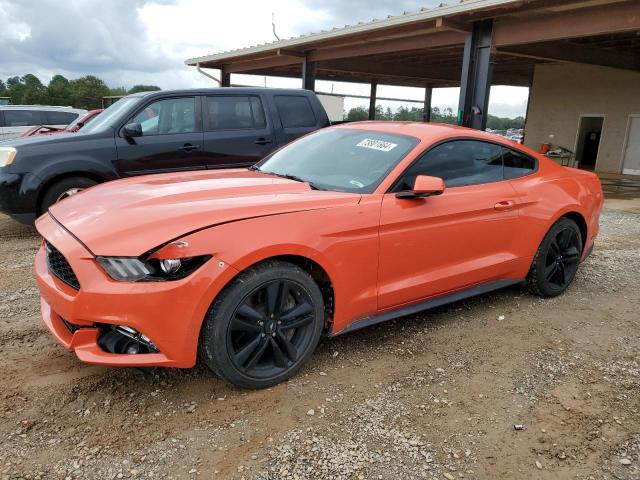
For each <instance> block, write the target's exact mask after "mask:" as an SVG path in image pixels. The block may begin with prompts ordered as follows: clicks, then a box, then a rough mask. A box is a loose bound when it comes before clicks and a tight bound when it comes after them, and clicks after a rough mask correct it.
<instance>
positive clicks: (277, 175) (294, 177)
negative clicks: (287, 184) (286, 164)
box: [260, 170, 324, 190]
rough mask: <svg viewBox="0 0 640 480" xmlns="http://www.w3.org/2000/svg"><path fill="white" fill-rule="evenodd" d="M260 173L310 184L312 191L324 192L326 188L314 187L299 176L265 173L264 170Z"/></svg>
mask: <svg viewBox="0 0 640 480" xmlns="http://www.w3.org/2000/svg"><path fill="white" fill-rule="evenodd" d="M260 171H261V172H262V173H266V174H267V175H275V176H276V177H281V178H286V179H288V180H294V181H296V182H302V183H308V184H309V186H310V187H311V189H312V190H324V188H320V187H318V186H317V185H314V184H313V182H310V181H309V180H305V179H304V178H300V177H298V176H297V175H291V174H290V173H275V172H265V171H264V170H260Z"/></svg>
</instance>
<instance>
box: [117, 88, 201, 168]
mask: <svg viewBox="0 0 640 480" xmlns="http://www.w3.org/2000/svg"><path fill="white" fill-rule="evenodd" d="M200 112H201V109H200V102H199V101H198V98H197V97H195V96H179V97H167V98H161V99H155V100H153V101H151V102H150V103H148V104H147V105H145V106H144V107H142V108H141V109H139V110H138V111H137V113H135V114H134V115H133V116H132V118H131V119H130V120H129V121H128V122H127V123H139V124H140V125H141V127H142V136H140V137H135V138H125V137H124V136H123V135H122V132H118V133H116V149H117V160H116V162H115V163H116V170H117V171H118V173H119V174H120V175H122V176H130V175H141V174H146V173H160V172H172V171H179V170H198V169H204V168H206V167H205V163H204V160H203V155H202V143H203V133H202V116H201V113H200Z"/></svg>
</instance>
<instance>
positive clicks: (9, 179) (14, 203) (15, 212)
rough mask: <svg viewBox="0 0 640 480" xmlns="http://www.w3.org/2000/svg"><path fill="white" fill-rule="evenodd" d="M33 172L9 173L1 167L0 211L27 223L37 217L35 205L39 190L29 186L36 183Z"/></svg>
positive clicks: (30, 222)
mask: <svg viewBox="0 0 640 480" xmlns="http://www.w3.org/2000/svg"><path fill="white" fill-rule="evenodd" d="M35 178H37V177H34V176H33V175H31V174H22V173H7V172H4V171H2V169H0V212H2V213H5V214H7V215H9V216H10V217H12V218H13V219H15V220H17V221H19V222H20V223H24V224H27V225H33V222H34V221H35V219H36V212H35V205H36V197H37V192H36V191H35V190H34V189H32V188H29V187H27V184H30V183H34V182H31V181H30V180H32V179H35Z"/></svg>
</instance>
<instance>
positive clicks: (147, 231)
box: [49, 170, 360, 256]
mask: <svg viewBox="0 0 640 480" xmlns="http://www.w3.org/2000/svg"><path fill="white" fill-rule="evenodd" d="M359 200H360V195H358V194H353V193H340V192H327V191H319V190H312V189H311V188H310V187H309V185H308V184H306V183H302V182H296V181H293V180H287V179H283V178H279V177H274V176H272V175H266V174H262V173H259V172H252V171H248V170H226V171H213V172H212V171H206V172H202V171H199V172H181V173H167V174H160V175H148V176H144V177H134V178H127V179H123V180H116V181H114V182H109V183H104V184H101V185H97V186H95V187H92V188H90V189H88V190H87V191H85V192H82V193H80V194H78V195H75V196H73V197H70V198H68V199H66V200H63V201H61V202H60V203H57V204H55V205H53V206H52V207H51V208H50V209H49V213H50V214H51V215H52V216H53V217H54V218H55V219H56V220H57V221H58V222H59V223H60V224H61V225H63V226H64V227H65V228H66V229H67V230H69V231H70V232H71V233H72V234H73V235H75V236H76V237H77V238H78V239H79V240H80V241H81V242H82V243H84V244H85V245H86V246H87V248H89V249H90V250H91V252H92V253H93V254H94V255H103V256H139V255H142V254H143V253H145V252H147V251H149V250H151V249H153V248H155V247H157V246H159V245H161V244H163V243H165V242H167V241H170V240H173V239H176V238H179V237H181V236H183V235H185V234H187V233H190V232H193V231H194V230H199V229H202V228H206V227H209V226H214V225H217V224H220V223H226V222H233V221H238V220H242V219H246V218H253V217H261V216H266V215H277V214H282V213H288V212H296V211H305V210H315V209H321V208H329V207H334V206H339V205H347V204H353V203H357V202H358V201H359Z"/></svg>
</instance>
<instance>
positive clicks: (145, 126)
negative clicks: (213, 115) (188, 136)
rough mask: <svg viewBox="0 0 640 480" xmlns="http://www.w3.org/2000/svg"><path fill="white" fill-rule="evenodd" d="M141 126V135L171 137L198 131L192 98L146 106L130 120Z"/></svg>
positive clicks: (159, 101)
mask: <svg viewBox="0 0 640 480" xmlns="http://www.w3.org/2000/svg"><path fill="white" fill-rule="evenodd" d="M132 121H133V122H136V123H139V124H140V125H141V126H142V135H143V136H149V135H171V134H177V133H193V132H197V131H198V127H197V125H196V100H195V98H194V97H184V98H165V99H163V100H158V101H157V102H153V103H152V104H150V105H148V106H146V107H145V108H144V109H143V110H141V111H140V112H138V114H136V116H135V117H133V119H132Z"/></svg>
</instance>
